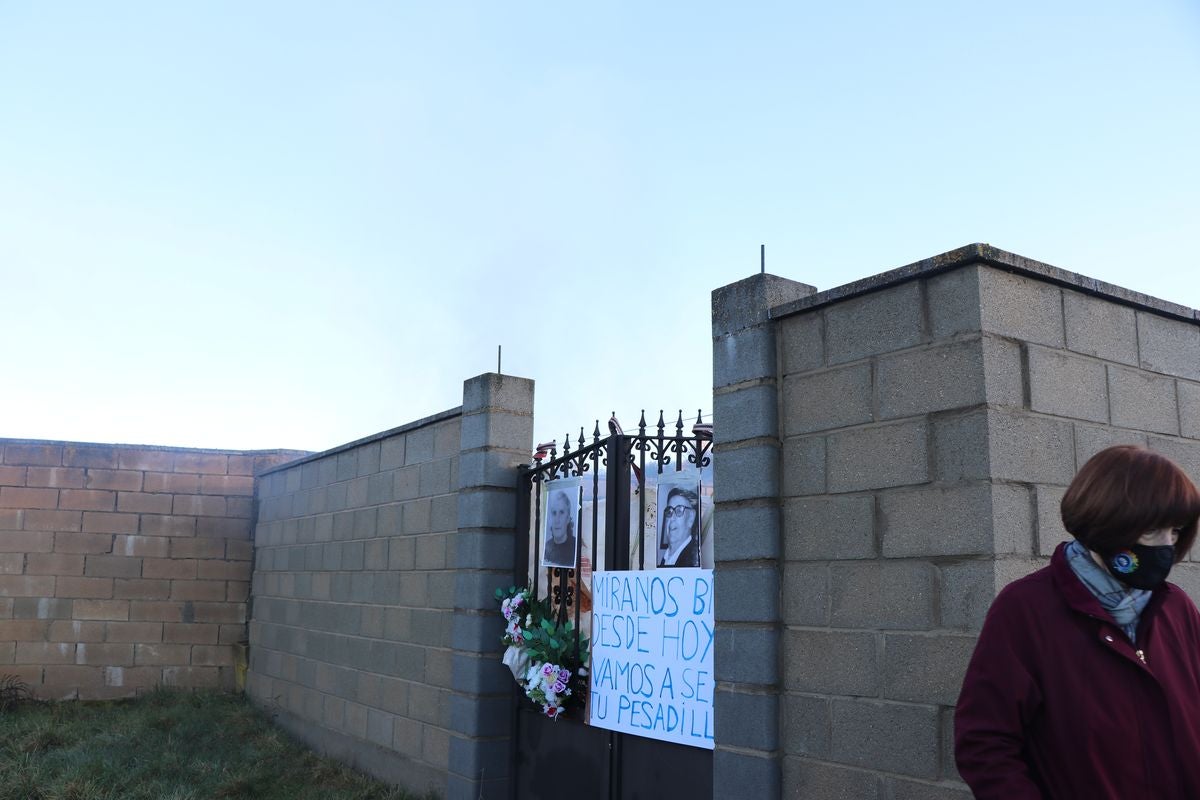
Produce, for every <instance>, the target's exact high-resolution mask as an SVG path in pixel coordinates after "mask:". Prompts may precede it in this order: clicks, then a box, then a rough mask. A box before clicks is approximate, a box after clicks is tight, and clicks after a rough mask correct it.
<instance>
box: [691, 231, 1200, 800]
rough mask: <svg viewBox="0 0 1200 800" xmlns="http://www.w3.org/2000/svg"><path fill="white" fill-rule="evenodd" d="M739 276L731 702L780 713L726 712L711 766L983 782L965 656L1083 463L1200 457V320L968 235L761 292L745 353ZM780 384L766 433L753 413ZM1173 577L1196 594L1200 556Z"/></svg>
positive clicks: (851, 793)
mask: <svg viewBox="0 0 1200 800" xmlns="http://www.w3.org/2000/svg"><path fill="white" fill-rule="evenodd" d="M750 280H751V281H759V282H760V283H761V284H762V285H763V286H766V285H767V283H766V282H767V281H776V282H778V281H780V279H773V278H772V277H771V276H760V277H758V278H755V279H750ZM747 284H748V282H747V281H743V282H741V283H740V284H733V285H731V286H728V287H724V288H722V289H718V290H717V291H716V292H714V295H713V307H714V356H713V361H714V395H715V398H714V406H715V409H716V413H715V414H714V417H715V421H716V426H715V427H716V435H717V446H718V448H719V449H720V450H721V453H722V457H721V458H720V459H718V460H717V464H718V465H720V467H721V468H722V469H723V470H725V471H724V472H722V474H721V475H719V476H718V478H717V479H716V480H715V489H716V495H717V505H716V513H717V519H716V525H717V527H718V529H719V530H721V531H723V532H724V534H723V536H722V538H721V545H720V549H719V550H718V553H717V579H716V580H717V586H718V590H720V589H721V588H722V587H728V588H727V590H726V591H721V592H720V596H721V597H722V598H729V597H730V595H731V594H733V593H734V592H738V591H739V590H741V591H740V595H741V596H739V598H738V599H737V600H736V601H734V602H732V604H731V601H730V600H728V599H722V601H721V603H720V604H718V622H717V625H718V644H719V645H720V646H719V648H718V650H717V652H716V658H717V663H716V671H717V677H718V703H719V705H721V708H728V709H733V708H736V709H739V710H740V711H742V712H744V714H743V717H744V716H745V714H750V713H754V712H755V711H757V713H758V714H759V717H758V718H759V719H761V718H762V717H763V716H765V717H767V718H768V719H771V718H773V719H774V720H775V721H776V722H777V724H776V725H775V726H774V730H773V731H772V732H770V733H767V734H763V733H761V732H759V733H757V734H755V733H754V730H753V729H751V728H750V727H749V726H745V730H743V729H742V728H743V723H741V722H736V721H731V722H728V723H725V722H722V714H721V713H720V712H721V709H718V735H717V743H718V751H717V757H716V758H715V760H714V770H715V776H714V777H715V785H716V786H717V787H721V786H736V785H740V784H743V782H746V781H752V782H756V783H755V785H762V786H763V788H764V789H765V790H766V791H764V792H762V793H760V794H759V795H758V796H781V797H788V798H806V800H817V799H819V798H842V797H854V798H862V799H863V800H901V798H913V799H914V800H915V798H932V799H934V800H943V799H945V800H950V799H951V798H956V799H960V800H966V799H967V798H969V796H970V794H969V792H968V791H967V790H966V788H965V786H964V785H963V784H962V783H961V781H959V779H958V776H957V773H956V772H955V769H954V762H953V753H952V715H953V704H954V702H955V699H956V697H957V693H958V688H959V685H960V683H961V680H962V674H963V671H964V669H965V666H966V663H967V660H968V658H969V657H970V653H971V651H972V648H973V647H974V642H975V636H976V634H977V633H978V630H979V627H980V625H981V623H982V620H983V617H984V615H985V613H986V611H987V608H988V606H989V605H990V603H991V601H992V599H993V598H994V597H995V595H996V593H997V591H998V590H999V589H1000V588H1002V587H1003V586H1004V585H1006V584H1007V583H1008V582H1009V581H1011V580H1013V579H1015V578H1017V577H1019V576H1021V575H1024V574H1026V573H1028V572H1029V571H1032V570H1033V569H1036V568H1038V567H1040V566H1042V565H1043V564H1045V563H1046V561H1047V559H1048V556H1049V554H1050V553H1051V552H1053V549H1054V547H1055V545H1056V544H1057V543H1058V542H1060V541H1062V540H1063V539H1065V538H1066V534H1065V533H1064V532H1063V530H1062V527H1061V523H1060V522H1059V519H1058V512H1057V505H1058V501H1059V500H1060V499H1061V496H1062V492H1063V489H1064V487H1065V486H1066V484H1067V483H1068V482H1069V480H1070V478H1071V476H1072V475H1073V474H1074V473H1075V471H1076V470H1077V469H1078V467H1080V466H1081V465H1082V464H1083V462H1084V461H1086V460H1087V458H1089V457H1090V456H1091V455H1092V454H1094V453H1095V452H1096V451H1098V450H1100V449H1102V448H1104V447H1106V446H1108V445H1111V444H1116V443H1122V442H1133V443H1137V444H1142V445H1147V446H1149V447H1152V448H1154V449H1156V450H1159V451H1161V452H1163V453H1165V454H1167V455H1168V456H1170V457H1171V458H1173V459H1175V460H1176V461H1177V462H1178V463H1179V464H1180V465H1181V466H1183V467H1184V469H1185V470H1187V471H1188V472H1189V474H1191V475H1192V477H1193V479H1200V316H1198V314H1197V312H1196V311H1194V310H1192V309H1189V308H1184V307H1181V306H1178V305H1174V304H1172V303H1169V302H1164V301H1161V300H1157V299H1154V298H1150V297H1146V296H1144V295H1139V294H1136V293H1134V292H1130V291H1127V290H1124V289H1121V288H1119V287H1115V286H1111V285H1108V284H1103V283H1100V282H1098V281H1095V280H1092V279H1089V278H1086V277H1083V276H1080V275H1077V274H1074V273H1070V272H1066V271H1063V270H1060V269H1057V268H1055V267H1051V266H1049V265H1046V264H1042V263H1039V262H1035V261H1032V260H1029V259H1026V258H1023V257H1021V256H1017V255H1014V254H1012V253H1007V252H1005V251H1002V250H998V249H996V248H993V247H990V246H987V245H970V246H968V247H964V248H961V249H959V250H955V251H952V252H950V253H946V254H943V255H941V256H937V257H934V258H931V259H928V260H926V261H922V262H919V263H917V264H913V265H910V266H908V267H903V268H901V269H898V270H894V271H892V272H887V273H884V274H882V275H879V276H876V277H874V278H870V279H867V280H865V281H860V282H858V283H854V284H849V285H847V286H844V287H840V288H838V289H834V290H830V291H826V292H821V293H816V294H808V293H806V292H805V291H804V287H802V285H796V284H792V285H791V291H792V292H794V293H795V294H796V295H797V296H796V297H795V298H794V299H791V300H789V301H784V302H776V303H772V302H771V300H770V299H769V296H768V295H767V294H766V293H761V294H760V297H761V298H762V303H763V306H762V307H761V308H760V309H758V312H757V314H758V316H757V317H754V316H753V313H754V312H752V311H751V310H749V308H747V310H745V311H744V312H743V315H744V316H745V317H746V318H747V319H751V318H753V319H756V320H758V328H760V329H761V328H765V329H768V330H770V332H771V334H772V336H771V337H769V338H770V339H771V342H770V344H766V342H767V339H768V337H766V336H765V335H763V334H759V335H758V336H757V337H756V339H755V340H756V341H759V342H762V343H763V344H762V345H761V348H760V350H761V351H762V352H761V353H758V354H757V355H755V356H753V357H749V356H746V357H739V358H736V359H733V358H731V357H730V349H731V345H730V341H731V340H732V339H733V338H734V337H735V334H734V332H733V331H732V329H731V328H732V326H730V325H729V324H728V323H727V322H723V321H722V320H724V318H725V317H726V316H727V309H728V307H729V303H730V301H731V299H732V298H738V297H742V298H745V297H747V292H746V288H747ZM776 285H780V286H785V285H787V284H786V283H776ZM744 327H745V329H746V330H751V329H753V328H754V327H755V326H753V325H747V326H744ZM743 335H745V334H743ZM749 338H750V337H748V336H747V339H749ZM736 344H737V346H738V347H739V348H740V347H741V342H740V341H739V342H737V343H736ZM772 347H773V349H774V353H773V356H774V374H773V375H772V374H770V365H769V363H767V362H768V358H767V351H768V350H769V348H772ZM751 364H755V365H757V366H756V367H755V369H757V371H758V373H762V374H757V373H756V374H751V370H750V368H749V365H751ZM766 387H773V388H774V391H775V393H774V397H773V398H770V397H769V395H770V391H769V390H768V389H767V388H766ZM771 404H774V405H775V407H776V409H777V413H776V417H775V420H776V422H775V424H776V429H775V430H774V431H772V430H770V429H769V428H763V427H761V426H760V428H759V429H755V430H748V429H746V428H745V423H744V421H743V420H739V419H738V417H739V414H738V413H737V410H738V409H739V408H746V407H749V406H751V405H754V406H755V407H758V408H761V409H769V408H770V406H771ZM723 411H724V413H725V414H726V415H727V416H726V418H727V419H728V420H729V421H728V422H726V421H725V419H726V418H723V417H722V412H723ZM776 443H778V444H776ZM776 447H778V460H777V462H775V466H774V469H775V470H777V471H776V472H772V462H771V458H770V455H769V454H768V451H771V450H772V449H773V448H776ZM756 448H758V449H759V450H761V451H762V454H761V455H760V456H758V461H756V460H755V456H754V455H752V454H753V453H754V452H755V449H756ZM730 452H734V453H741V455H739V456H735V457H734V458H732V459H731V458H730V457H729V455H728V453H730ZM739 461H741V462H744V463H743V464H742V469H741V470H739V471H741V472H743V473H744V474H741V475H740V476H739V475H731V474H729V472H728V470H734V469H737V467H738V462H739ZM731 462H732V463H731ZM758 462H761V463H758ZM757 476H762V477H757ZM756 486H757V487H758V488H757V489H756V488H755V487H756ZM775 486H778V492H777V493H775V494H773V492H774V488H773V487H775ZM730 539H733V541H729V540H730ZM775 543H777V544H775ZM773 546H775V547H778V553H777V554H775V553H773V552H772V549H771V548H772V547H773ZM752 571H753V573H754V574H755V575H756V577H754V578H752V577H751V574H752ZM1173 580H1175V581H1176V582H1177V583H1179V584H1180V585H1182V586H1184V588H1186V589H1187V590H1188V591H1189V592H1190V593H1191V594H1192V596H1193V598H1196V599H1200V566H1197V565H1195V564H1192V563H1189V564H1184V565H1181V567H1180V568H1179V569H1178V570H1177V571H1176V572H1174V573H1173ZM775 581H778V584H776V583H775ZM754 583H757V584H758V585H760V586H761V587H762V596H760V597H759V598H758V599H756V600H748V599H746V597H745V594H746V588H747V587H749V586H751V585H752V584H754ZM776 585H777V586H778V589H776V588H775V587H776ZM747 646H749V647H750V648H751V650H752V651H753V653H754V654H755V656H756V658H757V659H758V660H759V661H760V664H759V665H758V666H752V665H748V664H745V663H743V662H744V661H745V660H746V659H745V658H743V656H745V654H746V653H747V650H746V647H747ZM735 653H738V654H740V655H738V656H735V655H734V654H735ZM768 727H769V726H768ZM772 780H777V781H778V788H777V789H776V790H773V791H772V790H771V783H770V782H771V781H772Z"/></svg>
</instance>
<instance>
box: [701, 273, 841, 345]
mask: <svg viewBox="0 0 1200 800" xmlns="http://www.w3.org/2000/svg"><path fill="white" fill-rule="evenodd" d="M816 292H817V287H815V286H809V285H808V284H807V283H800V282H799V281H793V280H788V279H787V278H781V277H779V276H778V275H771V274H769V273H760V274H758V275H751V276H750V277H749V278H743V279H742V280H740V281H737V282H735V283H731V284H729V285H727V286H722V287H721V288H719V289H713V293H712V335H713V336H714V337H716V336H725V335H728V334H731V333H737V332H738V331H741V330H745V329H746V328H752V327H754V326H755V325H761V324H762V323H764V322H766V321H767V320H768V319H769V318H770V309H771V308H773V307H775V306H779V305H783V304H785V303H791V302H794V301H796V300H799V299H801V298H803V297H808V296H809V295H812V294H816Z"/></svg>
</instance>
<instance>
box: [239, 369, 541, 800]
mask: <svg viewBox="0 0 1200 800" xmlns="http://www.w3.org/2000/svg"><path fill="white" fill-rule="evenodd" d="M532 406H533V382H532V381H529V380H526V379H523V378H515V377H511V376H501V375H494V374H487V375H482V376H479V377H477V378H474V379H471V380H469V381H467V382H466V383H465V384H464V390H463V405H462V406H461V407H460V408H455V409H452V410H449V411H446V412H443V413H441V414H437V415H434V416H432V417H428V418H426V419H423V420H418V421H416V422H413V423H410V424H407V425H403V426H401V427H398V428H395V429H393V430H390V431H386V432H384V433H381V434H378V435H375V436H371V437H368V438H366V439H362V440H360V441H357V442H351V443H349V444H347V445H344V446H341V447H338V448H335V449H333V450H330V451H327V452H324V453H318V454H316V455H314V456H311V457H309V458H306V459H303V460H301V461H297V462H292V463H290V464H288V465H285V466H284V467H281V468H279V469H277V470H274V471H272V472H269V473H267V474H265V475H264V476H263V477H262V478H261V479H260V480H259V483H258V487H257V490H258V521H257V526H256V530H255V541H254V544H255V551H254V556H255V569H254V579H253V583H252V595H251V622H250V671H249V676H248V681H247V692H248V693H249V695H250V696H251V697H252V698H253V699H254V700H255V701H256V702H257V703H259V704H261V705H263V706H266V707H268V708H269V709H270V710H271V711H272V712H273V713H274V714H275V715H276V717H275V718H276V721H277V722H278V723H280V724H281V725H283V726H284V727H285V728H287V729H288V730H289V731H290V732H292V733H293V734H294V735H295V736H297V737H298V738H300V739H302V740H304V741H305V742H307V743H308V744H310V745H311V746H313V747H315V748H316V749H318V750H319V751H321V752H324V753H327V754H329V755H332V756H334V757H337V758H339V759H340V760H342V761H345V762H347V763H349V764H351V765H353V766H355V767H357V768H359V769H362V770H364V771H366V772H369V773H371V774H374V775H376V776H377V777H380V778H383V779H385V780H388V781H390V782H392V783H396V784H400V785H402V786H405V787H408V788H410V789H413V790H417V791H424V790H426V789H430V788H432V789H435V790H436V791H438V792H439V793H441V794H442V795H444V796H447V797H449V798H458V797H462V798H468V797H469V798H472V800H475V798H479V797H485V798H490V797H500V796H507V790H508V784H507V776H508V771H507V770H508V763H509V758H508V733H509V717H508V715H509V713H510V711H511V707H510V705H509V704H508V703H507V702H506V701H507V700H508V698H509V697H510V695H509V694H508V692H509V689H510V685H511V676H509V674H508V672H507V670H505V668H504V667H503V666H502V665H501V664H500V663H499V658H498V650H499V639H498V637H499V634H500V629H501V626H500V625H499V623H497V622H496V619H497V617H496V613H498V612H497V610H496V609H495V607H494V601H493V599H492V593H493V591H494V590H495V588H496V587H497V586H500V585H501V584H508V583H509V582H510V581H511V576H512V564H513V542H514V534H513V531H512V525H513V522H514V517H515V508H516V500H515V476H516V470H515V466H516V464H517V463H519V462H520V461H521V460H522V459H525V458H528V456H529V453H530V448H531V447H532V440H533V432H532V430H533V428H532ZM489 623H490V624H489ZM506 679H507V680H506Z"/></svg>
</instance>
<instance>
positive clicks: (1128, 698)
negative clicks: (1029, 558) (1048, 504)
mask: <svg viewBox="0 0 1200 800" xmlns="http://www.w3.org/2000/svg"><path fill="white" fill-rule="evenodd" d="M1198 517H1200V494H1198V493H1197V491H1196V487H1195V485H1194V484H1193V483H1192V481H1191V480H1190V479H1189V478H1188V477H1187V475H1186V474H1184V472H1183V471H1182V470H1181V469H1179V467H1177V466H1176V465H1175V464H1174V463H1172V462H1171V461H1170V460H1168V459H1166V458H1164V457H1163V456H1161V455H1158V454H1157V453H1153V452H1150V451H1149V450H1146V449H1143V448H1140V447H1131V446H1122V447H1111V448H1109V449H1107V450H1104V451H1101V452H1100V453H1098V454H1096V455H1095V456H1093V457H1092V459H1091V460H1089V461H1088V462H1087V464H1085V465H1084V467H1083V469H1081V470H1080V471H1079V474H1078V475H1076V476H1075V479H1074V480H1073V481H1072V482H1071V485H1070V487H1069V488H1068V489H1067V492H1066V494H1065V495H1064V496H1063V500H1062V518H1063V524H1064V526H1065V527H1066V529H1067V531H1068V532H1070V533H1071V535H1072V536H1074V537H1075V538H1074V541H1072V542H1068V543H1064V544H1061V545H1059V547H1058V549H1057V550H1056V551H1055V553H1054V556H1053V557H1052V559H1051V561H1050V565H1049V566H1048V567H1046V568H1044V569H1041V570H1039V571H1037V572H1035V573H1033V574H1032V575H1029V576H1027V577H1025V578H1022V579H1020V580H1018V581H1015V582H1014V583H1012V584H1010V585H1009V586H1008V587H1006V588H1005V589H1004V590H1003V591H1002V592H1000V594H999V595H998V596H997V597H996V600H995V602H994V603H993V604H992V608H991V610H990V611H989V612H988V616H987V620H986V621H985V622H984V625H983V630H982V631H981V632H980V634H979V641H978V643H977V645H976V648H975V654H974V656H973V657H972V658H971V662H970V665H969V666H968V668H967V674H966V677H965V679H964V681H963V687H962V693H961V694H960V696H959V699H958V707H957V709H956V712H955V719H954V722H955V760H956V761H957V764H958V771H959V774H960V775H962V777H963V780H965V781H966V782H967V784H968V785H969V786H970V787H971V790H972V791H973V792H974V793H975V797H976V798H980V799H981V800H991V799H992V798H996V800H999V799H1000V798H1003V800H1023V799H1025V798H1028V799H1029V800H1032V799H1033V798H1039V799H1042V800H1108V799H1110V798H1111V800H1140V799H1142V798H1144V799H1145V800H1151V799H1152V798H1153V800H1195V798H1200V612H1197V610H1196V606H1195V604H1193V603H1192V601H1191V599H1190V598H1189V597H1188V596H1187V595H1186V594H1185V593H1184V592H1183V590H1181V589H1180V588H1179V587H1177V586H1175V585H1173V584H1170V583H1166V582H1165V581H1166V577H1167V573H1168V572H1170V570H1171V567H1172V566H1173V565H1174V564H1177V563H1179V562H1180V561H1182V560H1183V559H1184V558H1186V557H1187V554H1188V551H1189V550H1190V549H1191V547H1192V543H1193V541H1194V540H1195V538H1196V523H1197V518H1198Z"/></svg>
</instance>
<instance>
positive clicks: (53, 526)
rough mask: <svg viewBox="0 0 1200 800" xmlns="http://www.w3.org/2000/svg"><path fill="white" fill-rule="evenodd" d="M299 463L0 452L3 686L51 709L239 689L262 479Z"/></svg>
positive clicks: (112, 449) (215, 454)
mask: <svg viewBox="0 0 1200 800" xmlns="http://www.w3.org/2000/svg"><path fill="white" fill-rule="evenodd" d="M298 455H303V454H302V453H298V452H296V451H261V452H244V451H223V450H192V449H180V448H165V447H137V446H127V445H105V444H84V443H78V442H52V441H27V440H13V439H4V440H0V674H4V675H8V674H12V675H16V676H18V677H19V678H20V679H21V680H23V681H25V682H26V683H27V684H28V685H29V686H30V688H31V689H32V690H33V692H34V693H35V694H36V695H37V696H38V697H41V698H44V699H72V698H78V699H85V700H90V699H101V698H110V697H126V696H131V695H134V694H136V693H140V692H143V691H146V690H148V689H151V688H154V687H156V686H158V685H170V686H187V687H196V686H200V687H221V688H226V689H232V688H233V686H234V673H233V665H234V650H235V645H237V644H238V643H240V642H244V641H245V639H246V596H247V592H248V589H249V581H250V559H251V546H250V528H251V524H252V518H253V501H252V496H253V492H254V474H255V472H256V471H259V470H262V469H265V468H267V467H269V466H272V465H274V464H277V463H280V462H281V461H285V460H290V459H292V458H295V457H297V456H298Z"/></svg>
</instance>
